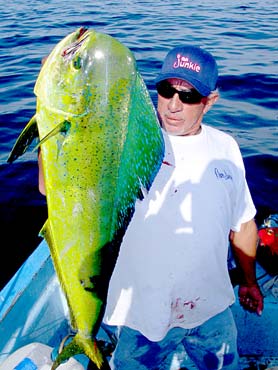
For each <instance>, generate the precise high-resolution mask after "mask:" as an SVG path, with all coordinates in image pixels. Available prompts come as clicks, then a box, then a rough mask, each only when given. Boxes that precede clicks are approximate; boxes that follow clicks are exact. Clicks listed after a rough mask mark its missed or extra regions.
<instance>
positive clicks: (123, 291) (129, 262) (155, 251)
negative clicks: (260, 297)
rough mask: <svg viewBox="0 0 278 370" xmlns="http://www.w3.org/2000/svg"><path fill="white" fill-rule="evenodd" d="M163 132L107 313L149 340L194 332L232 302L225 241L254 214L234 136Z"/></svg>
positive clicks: (108, 319)
mask: <svg viewBox="0 0 278 370" xmlns="http://www.w3.org/2000/svg"><path fill="white" fill-rule="evenodd" d="M163 134H164V140H165V157H164V161H163V164H162V166H161V168H160V170H159V172H158V174H157V176H156V178H155V180H154V182H153V184H152V187H151V189H150V191H149V193H148V194H147V196H146V197H145V198H144V199H143V200H142V201H137V203H136V207H135V213H134V216H133V218H132V220H131V223H130V224H129V226H128V229H127V231H126V234H125V236H124V239H123V243H122V245H121V248H120V253H119V257H118V260H117V263H116V266H115V269H114V272H113V274H112V277H111V281H110V285H109V291H108V301H107V306H106V312H105V315H104V322H106V323H107V324H109V325H125V326H128V327H130V328H133V329H136V330H139V331H140V332H141V333H142V334H143V335H144V336H146V337H147V338H149V339H150V340H152V341H158V340H161V339H162V338H163V337H164V336H165V334H166V333H167V331H168V330H169V329H170V328H172V327H176V326H180V327H183V328H193V327H196V326H198V325H200V324H202V323H203V322H205V321H206V320H208V319H209V318H211V317H212V316H214V315H216V314H218V313H220V312H222V311H223V310H225V309H226V308H227V307H228V306H229V305H231V304H232V303H233V302H234V299H235V296H234V291H233V288H232V285H231V283H230V278H229V274H228V270H227V254H228V236H229V232H230V230H231V229H232V230H234V231H239V230H240V225H241V223H243V222H247V221H249V220H250V219H252V218H253V217H254V216H255V213H256V210H255V207H254V204H253V202H252V199H251V196H250V192H249V189H248V186H247V183H246V180H245V170H244V165H243V160H242V156H241V153H240V150H239V147H238V145H237V143H236V141H235V140H234V139H233V138H232V137H231V136H229V135H227V134H226V133H224V132H222V131H219V130H216V129H214V128H212V127H209V126H206V125H202V131H201V133H200V134H198V135H194V136H170V135H167V134H166V133H165V132H163Z"/></svg>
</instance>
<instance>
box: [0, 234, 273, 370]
mask: <svg viewBox="0 0 278 370" xmlns="http://www.w3.org/2000/svg"><path fill="white" fill-rule="evenodd" d="M256 269H257V278H258V282H259V284H260V287H261V289H262V292H263V294H264V296H265V300H264V305H265V308H264V311H263V313H262V315H261V316H258V315H256V314H254V313H249V312H247V311H245V310H244V309H243V308H242V307H241V306H240V304H239V302H238V300H236V302H235V303H234V305H233V306H232V311H233V314H234V317H235V320H236V324H237V327H238V335H239V337H238V339H239V353H240V361H241V368H242V369H250V370H251V369H278V335H277V329H278V275H273V274H269V273H268V272H267V271H266V270H265V269H264V268H263V267H262V266H261V265H260V264H259V263H258V262H257V267H256ZM237 288H238V286H235V287H234V289H235V294H236V297H237ZM70 334H71V327H70V323H69V311H68V307H67V303H66V300H65V297H64V295H63V292H62V290H61V287H60V284H59V281H58V278H57V275H56V273H55V269H54V267H53V263H52V259H51V256H50V252H49V248H48V245H47V244H46V242H45V241H44V240H42V241H41V242H40V244H39V245H38V246H37V247H36V249H35V250H34V251H33V253H32V254H31V255H30V256H29V257H28V258H27V260H26V261H25V262H24V263H23V264H22V266H21V267H20V268H19V269H18V271H17V272H16V273H15V274H14V276H13V277H12V278H11V280H10V281H9V282H8V283H7V284H6V286H5V287H4V288H3V289H2V290H1V293H0V370H21V369H22V370H23V369H24V370H25V369H26V370H27V369H28V370H29V369H39V370H41V369H43V370H48V369H50V368H51V363H52V362H51V361H52V360H51V354H52V353H53V351H55V350H56V351H57V350H58V349H59V346H60V345H61V342H63V340H64V339H65V338H68V336H70ZM109 339H110V338H109V337H108V336H107V333H106V332H105V330H104V329H103V328H102V327H101V330H100V339H99V340H100V341H102V343H106V344H107V343H108V342H109ZM108 347H109V346H108ZM40 356H41V358H43V359H44V360H43V361H44V364H43V365H39V366H37V367H32V366H31V367H28V366H27V365H28V364H27V365H26V361H27V360H28V361H31V360H30V359H32V358H33V359H34V362H35V361H36V358H37V362H38V363H39V362H40V361H41V359H40ZM20 361H21V362H20ZM24 361H25V362H24ZM18 363H20V364H21V366H20V365H18ZM41 363H42V362H41ZM24 366H25V367H24ZM90 366H92V365H90V363H89V360H88V358H86V356H85V355H78V356H76V357H75V358H74V359H71V360H70V361H68V362H67V363H65V364H62V365H60V366H59V367H58V370H60V369H61V370H63V369H65V370H66V369H72V370H73V369H74V370H79V369H89V368H90V369H91V368H93V367H90ZM181 368H182V369H196V367H194V365H193V364H192V363H191V362H190V360H189V359H188V358H185V360H184V362H183V364H182V367H181Z"/></svg>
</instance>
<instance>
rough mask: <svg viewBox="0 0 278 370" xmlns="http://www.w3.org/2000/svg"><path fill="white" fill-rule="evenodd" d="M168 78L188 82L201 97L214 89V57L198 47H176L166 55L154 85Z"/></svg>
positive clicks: (216, 73) (216, 70)
mask: <svg viewBox="0 0 278 370" xmlns="http://www.w3.org/2000/svg"><path fill="white" fill-rule="evenodd" d="M168 78H180V79H182V80H185V81H187V82H189V83H190V84H191V85H192V86H194V88H195V89H196V90H197V91H198V92H199V93H200V94H201V95H203V96H208V95H209V94H210V92H211V91H213V90H215V89H216V86H217V79H218V68H217V64H216V61H215V59H214V57H213V56H212V55H211V54H210V53H209V52H208V51H206V50H204V49H201V48H200V47H198V46H189V45H188V46H186V45H185V46H178V47H176V48H174V49H172V50H171V51H169V53H168V54H167V55H166V58H165V60H164V62H163V65H162V68H161V71H160V73H159V75H158V76H157V78H156V79H155V83H156V84H157V83H158V82H160V81H163V80H167V79H168Z"/></svg>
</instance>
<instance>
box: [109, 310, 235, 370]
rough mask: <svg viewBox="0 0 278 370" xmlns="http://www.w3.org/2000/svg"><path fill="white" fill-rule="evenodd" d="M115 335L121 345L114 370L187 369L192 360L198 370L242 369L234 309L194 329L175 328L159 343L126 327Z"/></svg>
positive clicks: (118, 330)
mask: <svg viewBox="0 0 278 370" xmlns="http://www.w3.org/2000/svg"><path fill="white" fill-rule="evenodd" d="M108 328H109V327H108ZM114 333H115V334H116V337H117V340H118V342H117V346H116V349H115V351H114V352H113V355H112V357H111V360H110V366H111V369H112V370H135V369H136V370H177V369H180V368H182V367H183V366H186V362H187V361H188V357H189V363H190V362H191V365H192V362H193V363H194V364H195V366H196V368H197V369H204V370H218V369H229V370H238V369H239V364H238V352H237V329H236V325H235V322H234V318H233V315H232V312H231V310H230V308H228V309H226V310H225V311H224V312H221V313H220V314H218V315H216V316H215V317H213V318H211V319H209V320H208V321H206V322H205V323H204V324H202V325H200V326H198V327H196V328H194V329H183V328H178V327H177V328H172V329H171V330H170V331H169V332H168V333H167V335H166V336H165V337H164V338H163V339H162V340H161V341H159V342H152V341H150V340H148V339H147V338H146V337H144V336H143V335H142V334H141V333H140V332H138V331H136V330H132V329H130V328H128V327H125V326H124V327H118V328H115V331H114ZM187 363H188V362H187Z"/></svg>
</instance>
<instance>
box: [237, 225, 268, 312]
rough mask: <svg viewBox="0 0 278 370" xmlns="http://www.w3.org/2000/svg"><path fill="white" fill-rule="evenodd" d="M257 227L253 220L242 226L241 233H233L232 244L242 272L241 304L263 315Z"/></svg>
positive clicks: (240, 286)
mask: <svg viewBox="0 0 278 370" xmlns="http://www.w3.org/2000/svg"><path fill="white" fill-rule="evenodd" d="M257 238H258V232H257V225H256V223H255V221H254V220H253V219H252V220H250V221H248V222H245V223H243V224H242V225H241V228H240V231H238V232H236V231H231V233H230V242H231V246H232V250H233V253H234V257H235V259H236V262H237V264H238V267H239V269H240V272H241V277H240V284H239V291H238V295H239V301H240V304H241V305H242V306H243V307H244V308H245V309H246V310H248V311H251V312H257V314H258V315H261V313H262V310H263V296H262V293H261V291H260V288H259V286H258V284H257V279H256V251H257Z"/></svg>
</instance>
